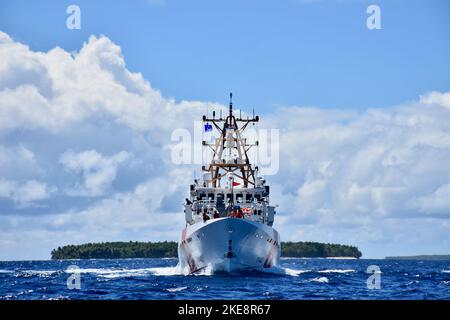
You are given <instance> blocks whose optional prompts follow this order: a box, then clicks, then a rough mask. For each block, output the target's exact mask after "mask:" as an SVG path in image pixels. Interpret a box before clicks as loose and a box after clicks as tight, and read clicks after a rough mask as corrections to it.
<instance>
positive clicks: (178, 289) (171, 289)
mask: <svg viewBox="0 0 450 320" xmlns="http://www.w3.org/2000/svg"><path fill="white" fill-rule="evenodd" d="M186 289H187V287H178V288H169V289H166V290H167V291H168V292H180V291H183V290H186Z"/></svg>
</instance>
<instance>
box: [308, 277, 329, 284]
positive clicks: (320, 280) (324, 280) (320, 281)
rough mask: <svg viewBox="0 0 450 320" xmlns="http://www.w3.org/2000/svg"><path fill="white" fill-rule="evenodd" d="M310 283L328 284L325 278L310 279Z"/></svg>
mask: <svg viewBox="0 0 450 320" xmlns="http://www.w3.org/2000/svg"><path fill="white" fill-rule="evenodd" d="M311 281H312V282H319V283H328V281H329V280H328V278H327V277H317V278H314V279H311Z"/></svg>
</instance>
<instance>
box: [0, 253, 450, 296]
mask: <svg viewBox="0 0 450 320" xmlns="http://www.w3.org/2000/svg"><path fill="white" fill-rule="evenodd" d="M176 264H177V259H126V260H95V259H94V260H70V261H67V260H66V261H11V262H0V299H450V261H402V260H365V259H360V260H347V259H294V258H289V259H282V260H281V266H280V268H277V269H272V270H267V271H266V272H256V271H255V272H245V273H236V274H212V273H210V272H207V271H204V272H202V273H199V274H196V275H188V276H185V275H181V274H180V273H179V272H178V270H177V268H176V267H175V266H176ZM71 265H72V266H73V265H75V266H77V267H78V268H79V269H78V271H77V273H71V272H70V271H73V270H75V269H73V268H70V269H69V271H67V269H68V267H69V266H71ZM370 265H376V266H378V267H379V268H380V271H381V273H377V274H378V275H380V278H379V279H380V285H381V288H380V289H368V288H367V279H368V277H369V276H371V274H368V273H366V271H367V268H368V266H370ZM74 274H75V275H79V276H80V278H79V279H80V284H81V288H80V289H79V290H78V289H72V290H70V289H68V287H67V278H68V277H70V276H71V275H74Z"/></svg>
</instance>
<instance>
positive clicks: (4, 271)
mask: <svg viewBox="0 0 450 320" xmlns="http://www.w3.org/2000/svg"><path fill="white" fill-rule="evenodd" d="M13 272H14V271H12V270H3V269H0V273H13Z"/></svg>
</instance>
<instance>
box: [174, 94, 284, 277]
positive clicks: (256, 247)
mask: <svg viewBox="0 0 450 320" xmlns="http://www.w3.org/2000/svg"><path fill="white" fill-rule="evenodd" d="M231 98H232V94H230V104H229V115H228V116H227V117H225V118H222V116H221V115H220V117H219V118H216V117H215V113H213V117H212V118H208V117H207V116H203V123H204V125H205V129H206V130H207V131H209V130H212V127H213V126H214V128H215V129H216V130H218V132H219V134H220V136H219V138H217V139H215V143H214V144H208V143H206V141H203V143H202V144H203V146H204V147H207V148H211V150H212V155H213V156H212V159H211V161H210V163H209V164H208V165H207V166H203V167H202V171H203V173H204V174H203V180H195V182H194V184H192V185H191V187H190V199H186V203H185V204H184V213H185V219H186V227H185V228H184V229H183V230H182V233H181V239H180V241H179V244H178V258H179V266H180V267H181V268H182V269H183V270H185V272H189V273H192V272H196V271H198V270H201V269H203V268H210V269H211V270H213V271H224V272H232V271H237V270H246V269H260V268H270V267H273V266H275V265H277V264H278V261H279V257H280V238H279V234H278V232H277V231H276V230H275V229H274V228H273V227H272V225H273V222H274V215H275V207H274V206H270V205H269V191H270V190H269V186H268V185H266V184H265V180H263V179H262V178H261V177H260V176H259V175H258V168H257V167H253V166H252V164H251V163H250V161H249V157H248V154H247V152H248V151H249V150H250V148H252V147H256V146H257V145H258V142H255V143H254V144H249V143H247V139H246V138H244V137H243V133H244V131H245V130H246V128H247V126H248V125H249V124H254V123H256V122H258V121H259V117H258V116H256V117H255V116H253V117H252V118H251V119H249V118H248V117H247V118H246V119H242V117H239V118H236V117H235V116H234V115H233V103H232V99H231Z"/></svg>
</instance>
